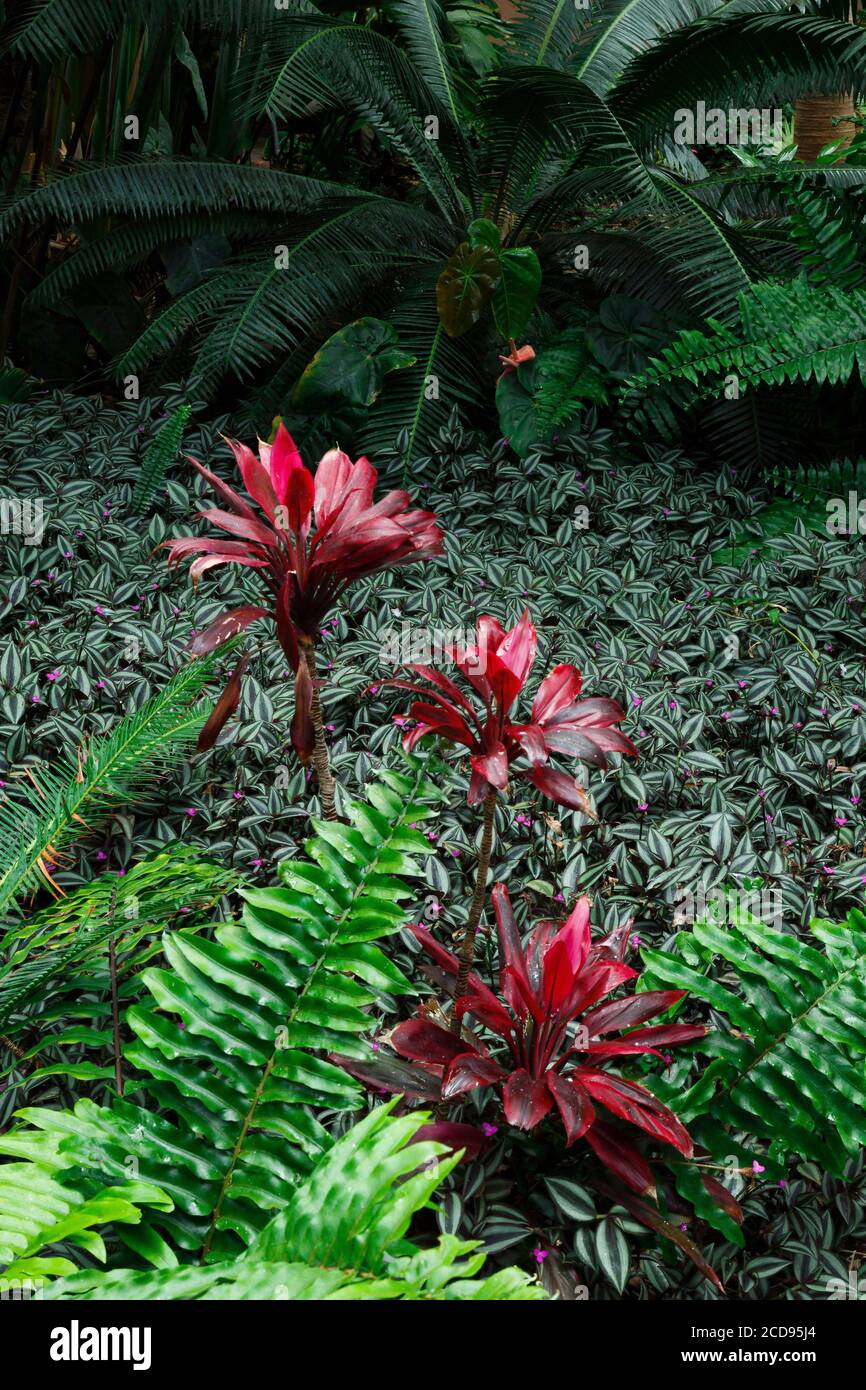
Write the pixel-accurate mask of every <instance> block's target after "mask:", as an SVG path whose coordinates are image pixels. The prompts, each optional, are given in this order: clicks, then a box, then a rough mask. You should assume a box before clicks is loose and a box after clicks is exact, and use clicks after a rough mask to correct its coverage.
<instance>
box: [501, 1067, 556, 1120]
mask: <svg viewBox="0 0 866 1390" xmlns="http://www.w3.org/2000/svg"><path fill="white" fill-rule="evenodd" d="M502 1100H503V1103H504V1105H505V1118H506V1120H507V1121H508V1123H509V1124H510V1125H515V1126H516V1127H517V1128H518V1129H534V1128H535V1126H536V1125H537V1124H538V1123H539V1122H540V1121H541V1120H543V1119H544V1117H545V1115H546V1114H547V1112H548V1110H549V1109H550V1107H551V1106H552V1104H553V1097H552V1096H551V1094H550V1092H549V1090H548V1089H547V1080H546V1078H545V1077H544V1076H539V1077H535V1078H534V1077H531V1076H530V1075H529V1072H528V1071H527V1070H526V1068H525V1067H521V1068H520V1069H519V1070H518V1071H513V1072H512V1073H511V1075H510V1076H509V1078H508V1080H507V1081H506V1083H505V1086H504V1088H503V1091H502Z"/></svg>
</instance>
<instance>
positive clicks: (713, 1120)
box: [641, 755, 866, 1175]
mask: <svg viewBox="0 0 866 1390" xmlns="http://www.w3.org/2000/svg"><path fill="white" fill-rule="evenodd" d="M783 756H786V755H783ZM783 775H784V772H783ZM734 915H735V917H736V920H735V922H734V923H733V924H731V925H728V924H725V923H720V922H718V921H715V920H704V921H699V922H696V923H695V924H694V927H693V928H692V930H691V931H689V932H680V933H679V934H678V936H677V937H676V938H675V940H674V943H673V950H671V951H670V952H668V951H655V950H650V949H646V950H645V951H644V952H643V957H644V960H645V963H646V966H647V969H646V970H645V972H644V974H643V976H642V979H641V983H642V985H643V986H645V987H647V988H649V989H655V988H664V989H667V988H670V987H674V988H676V989H687V990H688V991H689V992H690V996H691V998H692V1000H695V999H703V1000H705V1001H706V1003H707V1004H709V1006H710V1007H711V1008H712V1009H713V1010H714V1012H715V1014H716V1015H718V1016H719V1018H720V1019H722V1020H727V1025H728V1028H727V1031H723V1030H722V1029H721V1028H719V1029H716V1030H714V1031H713V1032H711V1033H709V1034H708V1035H707V1037H706V1038H704V1039H702V1040H701V1041H700V1042H698V1043H696V1044H695V1048H696V1050H697V1051H699V1052H700V1053H702V1054H703V1055H704V1056H706V1057H708V1058H709V1059H710V1064H709V1066H708V1067H706V1069H705V1070H704V1071H703V1072H702V1074H701V1076H700V1078H699V1079H698V1080H697V1081H696V1082H695V1083H694V1085H693V1086H691V1087H690V1088H689V1089H687V1090H685V1091H684V1090H682V1088H681V1087H670V1088H667V1087H666V1088H665V1091H667V1090H670V1094H669V1095H667V1099H668V1100H669V1103H670V1104H671V1105H672V1106H673V1107H674V1109H675V1110H676V1111H677V1113H678V1114H679V1115H680V1118H681V1119H682V1120H683V1121H684V1122H685V1123H686V1124H688V1126H689V1130H690V1132H691V1134H692V1136H693V1137H694V1139H695V1142H696V1144H700V1145H702V1146H703V1147H704V1148H705V1149H707V1150H708V1152H709V1153H710V1154H711V1155H712V1156H713V1158H714V1159H715V1160H716V1161H719V1162H725V1161H727V1158H728V1155H731V1154H737V1155H739V1156H740V1157H741V1159H742V1160H743V1162H744V1163H746V1164H747V1166H748V1165H750V1164H751V1162H752V1160H753V1158H756V1157H762V1155H763V1147H762V1146H763V1145H764V1144H768V1145H769V1158H768V1159H766V1160H764V1161H766V1162H767V1163H769V1162H771V1161H772V1162H774V1163H776V1164H779V1165H783V1164H784V1162H785V1160H786V1158H787V1157H788V1156H789V1155H799V1156H800V1157H803V1158H807V1159H812V1160H814V1162H816V1163H819V1164H820V1165H821V1166H822V1167H823V1168H826V1169H827V1170H829V1171H830V1172H831V1173H835V1174H837V1175H839V1174H841V1172H842V1169H843V1168H844V1165H845V1162H846V1160H847V1159H848V1158H849V1157H850V1156H852V1155H854V1154H856V1152H857V1150H858V1149H859V1148H860V1147H861V1146H862V1145H863V1144H866V1075H864V1065H863V1064H864V1059H866V916H864V915H863V913H861V912H858V911H857V910H856V909H854V910H852V912H851V914H850V916H849V917H848V920H847V921H846V922H842V923H833V922H826V921H816V922H813V924H812V932H813V934H814V936H815V937H817V939H818V940H819V941H821V942H823V943H824V947H825V949H824V950H823V951H822V950H820V949H819V948H818V947H817V946H814V945H810V944H809V943H808V942H805V941H801V940H800V939H799V938H798V937H796V936H794V935H791V934H789V933H787V932H782V931H779V930H778V929H777V928H775V927H772V926H770V925H768V924H767V923H766V922H764V921H762V920H761V919H760V918H758V917H755V916H753V915H752V914H751V913H749V912H748V911H738V912H736V913H735V914H734ZM720 962H721V963H722V966H723V973H722V974H721V977H720V971H719V963H720ZM737 1133H740V1134H743V1135H746V1136H753V1137H755V1138H757V1139H758V1140H759V1141H760V1145H761V1147H759V1148H758V1149H755V1150H753V1148H752V1147H750V1145H749V1143H748V1142H745V1143H741V1142H739V1141H738V1140H737V1138H736V1134H737ZM782 1171H783V1170H782V1167H781V1166H780V1167H779V1172H782Z"/></svg>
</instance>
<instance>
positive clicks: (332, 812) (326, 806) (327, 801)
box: [300, 639, 337, 820]
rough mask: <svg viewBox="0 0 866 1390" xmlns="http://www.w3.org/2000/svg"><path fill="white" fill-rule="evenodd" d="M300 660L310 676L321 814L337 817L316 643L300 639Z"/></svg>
mask: <svg viewBox="0 0 866 1390" xmlns="http://www.w3.org/2000/svg"><path fill="white" fill-rule="evenodd" d="M300 648H301V660H302V661H303V662H305V664H306V667H307V671H308V672H309V676H310V684H311V686H312V688H313V694H312V698H311V700H310V717H311V719H312V721H313V733H314V735H315V746H314V748H313V765H314V767H315V769H316V777H317V779H318V782H319V797H320V799H321V802H322V816H323V817H324V819H325V820H336V819H337V803H336V798H335V783H334V778H333V776H332V774H331V762H330V759H329V757H328V745H327V744H326V742H325V726H324V724H323V723H322V706H321V702H320V700H319V684H318V681H317V680H316V644H315V642H312V641H310V640H309V639H307V640H306V641H303V640H302V641H301V643H300Z"/></svg>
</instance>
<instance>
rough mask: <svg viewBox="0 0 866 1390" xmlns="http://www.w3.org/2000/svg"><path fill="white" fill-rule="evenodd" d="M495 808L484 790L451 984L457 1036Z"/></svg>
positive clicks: (484, 890) (493, 798)
mask: <svg viewBox="0 0 866 1390" xmlns="http://www.w3.org/2000/svg"><path fill="white" fill-rule="evenodd" d="M495 810H496V792H488V793H487V796H486V797H485V798H484V829H483V830H482V832H481V847H480V849H479V850H478V867H477V869H476V871H475V891H474V893H473V894H472V903H471V905H470V908H469V917H468V919H467V922H466V930H465V931H464V933H463V940H462V941H461V942H460V950H459V952H458V954H457V959H458V960H459V962H460V965H459V967H458V970H457V981H456V984H455V986H454V1010H453V1012H452V1015H451V1032H452V1033H454V1034H455V1035H457V1036H458V1037H459V1035H460V1019H459V1018H458V1016H457V1000H458V999H459V998H460V996H461V995H463V994H465V993H466V982H467V980H468V979H469V975H470V972H471V970H472V962H473V961H474V959H475V933H476V931H477V930H478V923H479V922H480V921H481V913H482V912H483V910H484V899H485V898H486V896H487V871H488V869H489V868H490V851H491V850H492V848H493V813H494V811H495Z"/></svg>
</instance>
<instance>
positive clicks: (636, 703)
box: [631, 695, 643, 708]
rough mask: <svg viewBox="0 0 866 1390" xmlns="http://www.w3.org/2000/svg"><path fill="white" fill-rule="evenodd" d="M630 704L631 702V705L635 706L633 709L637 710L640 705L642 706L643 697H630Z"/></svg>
mask: <svg viewBox="0 0 866 1390" xmlns="http://www.w3.org/2000/svg"><path fill="white" fill-rule="evenodd" d="M631 702H632V704H633V705H634V706H635V708H638V707H639V706H640V705H642V704H643V696H642V695H632V697H631Z"/></svg>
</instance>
